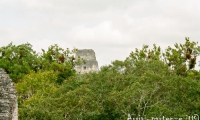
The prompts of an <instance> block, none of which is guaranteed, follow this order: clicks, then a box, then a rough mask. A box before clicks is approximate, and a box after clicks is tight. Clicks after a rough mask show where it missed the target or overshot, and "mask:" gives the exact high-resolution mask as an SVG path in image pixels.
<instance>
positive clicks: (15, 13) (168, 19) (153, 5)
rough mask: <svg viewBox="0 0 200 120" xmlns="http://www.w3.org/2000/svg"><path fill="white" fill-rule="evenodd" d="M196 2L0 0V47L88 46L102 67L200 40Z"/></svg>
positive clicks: (199, 7) (180, 0) (164, 0)
mask: <svg viewBox="0 0 200 120" xmlns="http://www.w3.org/2000/svg"><path fill="white" fill-rule="evenodd" d="M199 3H200V2H199V1H198V0H192V1H188V0H151V1H150V0H126V1H122V0H109V1H105V0H104V1H102V0H76V1H74V0H20V1H19V0H9V1H8V0H1V1H0V26H1V27H0V36H1V45H6V44H7V43H9V42H11V41H13V42H14V43H16V44H20V43H25V42H30V43H32V44H33V46H34V48H35V49H38V50H40V48H43V47H45V48H47V47H48V45H50V44H54V43H57V44H59V45H60V46H62V47H73V46H74V47H77V48H80V49H82V48H91V49H94V50H95V51H96V54H97V59H98V61H99V63H100V65H104V64H109V63H110V62H111V61H113V60H115V59H120V60H122V59H125V58H126V57H127V56H128V55H129V53H130V52H131V51H132V50H134V49H135V48H136V47H137V48H141V46H142V45H143V44H148V45H152V44H154V43H156V44H157V45H160V46H162V47H166V46H168V45H173V44H174V43H176V42H178V43H181V42H184V37H185V36H189V37H190V38H191V40H194V41H198V38H199V31H200V23H199V21H200V15H199V13H200V6H199V5H200V4H199Z"/></svg>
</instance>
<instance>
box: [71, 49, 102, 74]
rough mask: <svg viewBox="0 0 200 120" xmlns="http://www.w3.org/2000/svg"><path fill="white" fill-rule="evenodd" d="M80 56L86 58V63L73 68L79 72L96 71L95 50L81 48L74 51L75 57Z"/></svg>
mask: <svg viewBox="0 0 200 120" xmlns="http://www.w3.org/2000/svg"><path fill="white" fill-rule="evenodd" d="M78 56H80V57H81V58H83V59H85V60H86V64H84V65H79V66H76V67H75V69H76V71H77V72H80V73H87V72H90V71H93V72H94V71H98V70H99V67H98V62H97V60H96V56H95V52H94V50H92V49H81V50H78V51H77V52H76V57H78Z"/></svg>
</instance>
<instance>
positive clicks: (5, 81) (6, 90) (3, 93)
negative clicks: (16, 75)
mask: <svg viewBox="0 0 200 120" xmlns="http://www.w3.org/2000/svg"><path fill="white" fill-rule="evenodd" d="M0 120H18V105H17V92H16V90H15V87H14V85H13V83H12V80H11V79H10V78H9V76H8V74H6V72H5V71H4V70H3V69H1V68H0Z"/></svg>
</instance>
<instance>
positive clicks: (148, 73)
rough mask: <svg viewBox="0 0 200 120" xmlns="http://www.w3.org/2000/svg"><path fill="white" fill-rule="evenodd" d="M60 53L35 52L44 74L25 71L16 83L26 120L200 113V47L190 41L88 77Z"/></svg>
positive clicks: (145, 51)
mask: <svg viewBox="0 0 200 120" xmlns="http://www.w3.org/2000/svg"><path fill="white" fill-rule="evenodd" d="M57 48H59V47H58V46H54V47H52V46H51V47H50V48H49V50H48V51H47V52H45V51H43V54H42V55H41V57H38V56H37V55H35V53H34V54H32V53H30V56H37V57H38V58H39V60H38V63H39V64H38V66H39V68H40V69H38V70H34V69H32V68H31V67H30V70H29V71H28V72H27V73H26V72H23V71H20V72H22V73H23V74H24V75H23V76H22V77H20V79H19V80H18V82H17V83H16V84H15V86H16V88H17V91H18V95H19V97H18V103H19V119H20V120H31V119H32V120H66V119H69V120H75V119H83V120H121V119H122V120H126V119H127V118H128V114H130V115H131V117H132V118H136V117H138V116H146V118H151V117H162V116H165V117H176V118H177V117H185V116H186V115H194V114H199V113H200V87H199V86H200V72H199V71H197V70H194V67H195V65H196V59H195V61H194V58H196V57H197V56H198V55H199V51H200V48H199V47H198V46H197V43H195V42H190V41H189V39H186V42H185V43H184V44H175V48H173V47H168V48H167V49H166V51H165V52H163V53H162V52H161V48H160V47H157V46H156V45H155V44H154V46H153V49H149V48H148V46H147V45H144V46H143V48H142V49H141V50H139V49H136V50H135V51H133V52H131V53H130V55H129V56H128V57H127V58H126V60H124V61H119V60H116V61H113V62H112V63H111V64H110V65H108V66H103V67H101V69H100V71H99V72H91V73H86V74H74V72H73V71H74V70H73V67H74V66H75V65H76V64H77V63H76V62H75V61H74V62H73V57H72V59H71V58H69V60H68V59H67V60H66V61H67V62H65V61H62V60H61V58H60V56H62V55H63V56H64V57H65V58H66V57H67V54H68V52H61V51H62V49H60V50H61V51H59V49H57ZM4 49H7V48H4ZM0 50H1V49H0ZM52 51H53V52H52ZM55 51H56V52H55ZM188 53H190V55H188ZM28 55H29V54H28ZM4 58H5V57H4ZM34 58H35V57H34ZM0 60H4V59H0ZM71 60H72V61H71ZM57 61H59V63H58V62H57ZM17 62H20V60H19V61H17ZM29 62H31V61H29ZM0 63H1V64H2V65H1V67H3V62H2V61H0ZM5 63H6V62H5ZM62 63H65V64H62ZM6 64H8V63H6ZM191 64H193V65H191ZM41 65H42V66H41ZM7 66H10V67H12V65H7ZM5 68H6V66H4V69H5ZM9 70H10V69H8V70H7V72H9V73H10V74H16V73H17V72H16V71H9ZM15 72H16V73H15ZM20 72H19V73H20ZM61 76H64V77H61ZM60 77H61V78H60ZM60 81H61V82H60ZM129 117H130V116H129Z"/></svg>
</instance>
